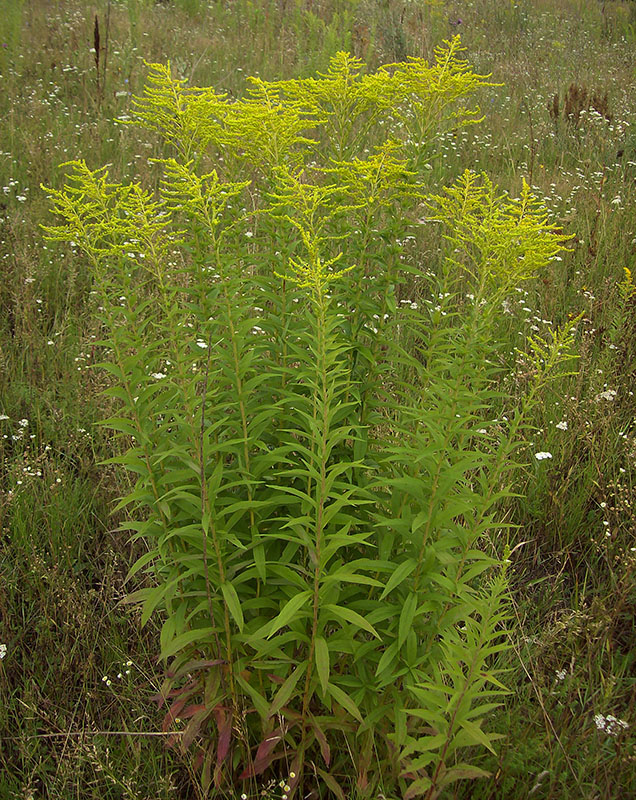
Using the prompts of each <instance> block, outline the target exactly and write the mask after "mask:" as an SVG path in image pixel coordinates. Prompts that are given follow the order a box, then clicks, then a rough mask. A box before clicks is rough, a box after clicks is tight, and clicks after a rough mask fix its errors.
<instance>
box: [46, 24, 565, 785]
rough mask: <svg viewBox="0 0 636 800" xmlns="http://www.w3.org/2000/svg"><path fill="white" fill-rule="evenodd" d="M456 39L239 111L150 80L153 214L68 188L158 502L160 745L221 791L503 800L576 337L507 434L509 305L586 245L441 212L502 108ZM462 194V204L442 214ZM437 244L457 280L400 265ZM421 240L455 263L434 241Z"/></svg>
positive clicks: (140, 202)
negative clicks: (508, 728) (501, 743)
mask: <svg viewBox="0 0 636 800" xmlns="http://www.w3.org/2000/svg"><path fill="white" fill-rule="evenodd" d="M461 50H462V48H461V45H460V42H459V38H458V37H456V38H454V39H452V40H451V41H448V42H446V43H445V44H444V45H443V46H441V47H439V48H438V49H437V51H436V59H435V62H434V63H432V64H429V63H427V62H426V61H423V60H421V59H411V60H409V61H408V62H405V63H399V64H392V65H387V66H384V67H382V68H381V69H379V70H378V71H377V72H375V73H373V74H366V73H365V72H364V71H363V69H362V64H361V62H360V61H358V60H357V59H354V58H352V57H351V56H349V55H347V54H345V53H339V54H338V55H337V56H335V57H334V58H333V59H332V61H331V64H330V67H329V70H328V71H327V73H326V74H324V75H320V74H319V75H318V76H317V77H316V78H308V79H303V80H289V81H274V82H267V81H263V80H261V79H258V78H252V79H250V89H249V92H248V95H247V96H246V97H245V98H243V99H240V100H229V99H228V98H226V97H224V96H222V95H219V94H217V93H216V92H214V90H213V89H210V88H198V87H196V88H195V87H188V86H186V85H185V84H184V83H183V82H182V81H179V80H175V79H174V78H173V77H172V76H171V72H170V67H169V65H167V66H162V65H159V64H152V65H149V79H148V85H147V88H146V90H145V92H144V94H143V95H142V96H140V97H138V98H136V101H135V108H136V110H135V111H134V114H133V116H132V118H131V119H129V120H128V123H129V124H133V125H137V126H140V127H143V128H146V129H149V130H151V131H154V132H155V133H156V134H158V135H159V136H160V138H161V139H162V140H163V142H164V143H165V146H166V148H168V152H166V153H165V157H164V158H161V159H157V160H156V164H157V166H158V168H160V170H161V180H160V182H159V184H158V186H157V187H156V188H152V187H143V186H141V185H139V184H137V183H121V182H113V181H112V180H111V179H110V178H109V175H108V172H107V170H106V168H100V169H95V170H93V169H90V168H89V167H88V166H87V165H86V164H85V163H84V162H83V161H74V162H70V163H69V164H67V165H66V168H67V170H68V177H67V182H66V185H65V186H64V188H62V189H60V190H53V189H48V190H47V191H48V192H49V195H50V197H51V201H52V207H53V211H54V212H55V213H56V214H57V216H58V218H59V220H58V221H59V224H58V225H51V226H49V227H47V228H46V229H45V230H46V234H47V236H48V237H49V238H50V239H54V240H61V241H73V242H75V244H76V245H77V247H79V248H81V249H82V250H83V252H84V253H85V254H86V257H87V259H88V260H89V263H90V266H91V270H92V273H93V276H94V282H95V290H96V292H97V293H98V298H99V307H100V312H99V313H100V314H101V319H102V320H103V330H104V338H103V341H102V342H101V347H102V348H103V353H104V361H103V363H102V364H101V365H100V368H101V369H104V370H107V371H108V372H109V373H110V374H111V375H112V379H113V380H112V386H111V387H110V388H109V389H108V390H107V394H108V395H109V396H110V397H111V398H113V400H114V402H115V403H117V404H118V405H119V411H118V413H117V414H116V416H113V417H111V418H110V419H107V420H104V424H105V425H106V426H108V427H109V428H110V429H111V430H113V431H115V432H116V433H117V434H118V435H119V436H120V437H121V438H122V440H123V454H121V455H117V456H116V457H115V458H113V459H112V461H113V462H114V463H117V464H119V465H121V466H122V467H123V468H124V469H126V470H128V471H130V472H131V473H133V474H134V475H135V476H136V483H135V486H134V489H133V491H131V492H130V494H129V495H127V496H126V497H124V498H122V499H121V501H120V503H119V505H118V508H119V509H121V508H127V509H128V513H129V521H128V522H127V523H126V525H125V527H126V528H127V529H129V530H130V531H131V532H132V536H133V538H134V539H135V540H143V542H145V543H146V545H147V548H148V550H147V552H146V553H145V554H144V555H143V556H142V557H141V558H140V559H139V560H138V561H137V563H136V564H135V565H134V566H133V568H132V569H131V571H130V575H129V579H130V580H132V578H133V577H134V576H135V575H138V574H139V573H146V574H147V575H148V576H149V577H150V578H151V581H152V585H151V586H150V588H148V587H146V588H142V589H140V590H138V591H136V592H133V594H132V595H131V597H130V598H129V599H130V600H131V601H135V602H140V603H142V616H141V622H142V624H145V623H146V622H147V621H148V620H149V619H150V617H151V616H152V615H153V614H158V613H160V614H161V615H162V619H163V626H162V630H161V641H160V645H159V649H160V658H161V659H163V661H164V662H165V664H166V674H167V677H166V681H165V684H164V687H163V690H162V693H161V696H160V698H159V702H160V703H164V704H166V705H167V713H166V717H165V722H164V728H165V730H166V731H174V734H175V736H174V742H175V743H178V744H179V746H180V747H181V748H183V749H184V750H187V749H188V748H194V749H195V751H196V756H195V757H196V760H197V763H198V765H199V767H200V769H201V780H202V785H203V788H204V791H207V790H208V789H209V788H210V787H217V788H220V787H225V788H226V789H227V788H228V787H229V788H233V789H235V790H237V791H239V792H240V793H243V794H245V795H250V796H253V795H255V794H256V793H257V791H258V790H259V788H258V782H259V781H261V782H265V783H267V782H268V781H270V782H271V781H272V780H275V781H276V782H278V781H279V780H282V781H283V787H284V792H285V795H286V797H291V796H292V795H294V794H298V796H305V794H306V793H307V791H309V788H310V787H313V788H314V789H315V790H316V791H317V792H319V793H320V795H321V796H328V795H330V794H333V795H335V796H337V797H339V798H344V797H345V796H347V795H348V794H350V793H351V792H357V793H358V794H359V795H360V796H361V797H372V796H376V795H377V792H378V791H383V792H384V793H385V794H389V793H399V794H400V796H403V797H405V798H407V800H408V798H411V797H415V796H423V797H426V798H435V797H438V796H440V795H441V793H442V792H443V791H444V790H445V788H446V787H448V786H450V785H452V784H453V783H454V782H456V781H458V780H462V779H469V778H477V777H480V776H482V775H485V774H486V773H485V772H484V771H483V770H481V769H479V768H478V767H477V766H475V765H474V763H472V757H471V752H473V751H474V750H475V748H477V749H483V748H488V749H492V748H493V744H494V740H495V739H496V736H495V735H494V734H493V733H491V732H489V731H488V717H489V715H490V714H491V712H492V711H493V709H495V708H496V707H497V705H498V703H499V700H500V698H501V695H502V694H503V693H504V692H505V691H506V690H505V688H504V683H502V680H501V676H500V675H499V674H498V671H497V670H496V669H495V668H494V666H493V663H492V662H493V657H494V656H495V655H496V654H497V653H498V652H499V651H500V650H501V649H502V648H504V647H505V642H504V637H505V626H506V603H505V598H506V570H505V566H506V559H507V550H506V541H507V536H506V529H507V527H508V525H507V524H505V523H504V522H503V521H502V518H501V514H500V513H498V508H499V506H500V504H501V502H502V500H503V499H504V498H505V497H507V496H508V495H509V494H510V493H511V492H512V488H511V487H512V484H513V478H512V474H511V473H512V470H513V469H514V466H515V462H514V453H515V450H516V447H517V446H518V443H519V441H520V436H521V434H522V432H523V429H524V426H525V424H526V423H525V418H526V414H527V411H528V409H529V408H530V407H531V406H532V404H533V402H534V398H535V397H536V396H537V392H538V390H539V389H540V387H541V386H542V385H544V384H545V382H546V381H548V380H549V379H550V377H551V376H553V375H554V374H555V372H558V370H559V365H560V364H561V363H562V362H563V361H564V360H565V359H567V358H569V345H570V341H571V335H572V326H568V327H566V328H564V329H563V330H560V331H558V332H557V333H555V334H554V336H553V338H552V339H551V340H550V341H549V342H541V341H539V340H537V341H534V342H533V346H532V348H531V352H530V353H529V354H528V359H529V360H530V361H531V362H532V374H533V379H532V381H531V382H530V383H529V386H528V391H527V394H526V396H525V398H522V400H521V401H520V402H519V404H518V405H515V404H514V403H512V401H509V402H510V403H511V407H510V410H509V413H508V414H507V419H506V420H505V421H501V420H499V421H496V420H493V419H492V415H493V412H492V407H493V405H494V403H495V401H496V400H497V401H498V400H499V399H500V394H499V391H498V388H497V385H498V383H497V382H498V377H499V375H500V373H501V371H502V369H503V368H504V367H503V366H502V364H503V363H504V362H503V361H502V359H501V358H500V355H501V354H500V353H499V352H498V345H497V343H496V341H494V340H493V336H492V331H493V326H494V321H495V318H496V315H497V309H498V306H499V304H500V301H501V299H502V298H503V296H504V295H505V294H506V293H507V292H508V291H509V290H510V289H511V287H513V286H516V285H518V283H519V282H520V281H523V280H526V279H529V278H531V277H533V276H534V275H535V274H536V273H537V272H538V271H540V270H541V269H542V268H543V267H544V266H545V265H546V264H547V263H548V262H549V261H550V260H551V259H552V258H553V257H554V256H556V255H557V254H558V253H559V251H561V250H563V249H564V246H565V239H564V237H563V236H562V235H561V234H560V233H559V232H558V231H556V230H555V229H554V228H552V227H551V226H550V224H549V223H548V222H547V219H546V215H545V212H544V211H543V209H542V208H541V207H540V206H539V205H538V203H537V202H536V201H535V200H534V198H533V197H532V195H531V193H530V190H529V187H528V186H527V185H526V184H524V185H523V188H522V192H521V196H520V198H519V199H517V200H511V199H510V198H509V197H508V196H507V195H505V194H502V193H500V192H498V190H497V188H496V187H495V186H493V185H492V184H491V183H490V182H489V181H488V179H487V178H486V177H485V176H479V175H476V174H474V173H471V172H466V173H464V175H462V176H461V177H460V178H459V179H458V180H457V181H456V182H455V183H454V184H453V185H452V186H450V187H448V188H447V189H444V190H443V191H442V192H441V193H438V194H434V193H433V192H432V191H431V187H429V186H427V185H426V182H425V180H424V178H423V177H422V176H423V174H426V173H425V171H423V169H422V167H423V166H424V165H425V164H426V163H427V160H428V159H429V158H430V154H431V150H432V148H433V147H434V144H435V139H436V136H437V135H438V133H439V132H441V131H443V130H445V129H446V128H448V127H455V128H456V127H459V126H462V125H466V124H469V123H473V122H476V121H477V120H478V109H474V108H469V107H467V105H466V101H467V100H468V99H469V98H470V96H471V95H472V94H473V93H474V92H475V91H476V90H477V89H478V88H479V87H482V86H484V85H487V81H486V79H487V76H480V75H476V74H475V73H474V72H473V71H472V70H471V69H470V67H469V65H468V64H467V63H466V62H465V61H463V60H462V59H461V58H460V55H461ZM438 191H439V190H438ZM432 228H435V229H438V228H439V229H441V231H442V232H443V234H442V240H441V241H442V245H443V248H442V255H441V257H440V260H439V263H435V264H430V265H428V264H422V263H420V262H419V261H417V260H409V259H408V258H406V257H405V252H406V250H405V246H406V242H407V240H409V237H410V238H411V239H416V240H417V238H418V237H421V236H422V235H423V233H422V231H423V230H425V231H426V232H428V230H429V229H432ZM426 235H431V236H432V235H433V234H432V233H431V234H429V233H426Z"/></svg>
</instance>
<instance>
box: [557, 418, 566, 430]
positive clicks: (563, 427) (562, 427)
mask: <svg viewBox="0 0 636 800" xmlns="http://www.w3.org/2000/svg"><path fill="white" fill-rule="evenodd" d="M555 428H558V429H559V430H560V431H567V429H568V423H567V421H566V420H561V422H557V424H556V425H555Z"/></svg>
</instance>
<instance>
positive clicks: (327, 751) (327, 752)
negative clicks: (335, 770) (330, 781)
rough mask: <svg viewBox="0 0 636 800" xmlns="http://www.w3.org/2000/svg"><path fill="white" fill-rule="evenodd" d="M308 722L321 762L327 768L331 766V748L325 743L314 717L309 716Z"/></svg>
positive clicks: (325, 738)
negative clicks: (318, 747)
mask: <svg viewBox="0 0 636 800" xmlns="http://www.w3.org/2000/svg"><path fill="white" fill-rule="evenodd" d="M309 721H310V723H311V727H312V728H313V731H314V734H315V736H316V739H317V740H318V744H319V745H320V754H321V755H322V758H323V761H324V762H325V764H326V765H327V766H329V764H331V748H330V747H329V742H328V741H327V737H326V736H325V732H324V731H323V729H322V728H321V727H320V725H319V724H318V723H317V722H316V718H315V717H314V716H312V715H310V717H309Z"/></svg>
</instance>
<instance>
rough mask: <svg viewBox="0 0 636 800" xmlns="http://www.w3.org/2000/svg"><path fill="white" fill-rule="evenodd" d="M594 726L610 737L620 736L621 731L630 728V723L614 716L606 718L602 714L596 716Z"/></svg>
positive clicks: (609, 715)
mask: <svg viewBox="0 0 636 800" xmlns="http://www.w3.org/2000/svg"><path fill="white" fill-rule="evenodd" d="M594 724H595V725H596V727H597V728H598V729H599V731H605V733H606V734H607V735H608V736H618V734H619V733H620V732H621V730H625V728H629V723H627V722H625V720H624V719H616V717H614V716H613V715H612V714H608V715H607V716H606V717H604V716H603V715H602V714H595V715H594Z"/></svg>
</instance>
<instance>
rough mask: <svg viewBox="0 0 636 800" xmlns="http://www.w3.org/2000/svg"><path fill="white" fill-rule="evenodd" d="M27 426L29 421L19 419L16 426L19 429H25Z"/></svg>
mask: <svg viewBox="0 0 636 800" xmlns="http://www.w3.org/2000/svg"><path fill="white" fill-rule="evenodd" d="M28 424H29V420H28V419H19V420H18V425H19V426H20V427H21V428H26V427H27V426H28Z"/></svg>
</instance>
